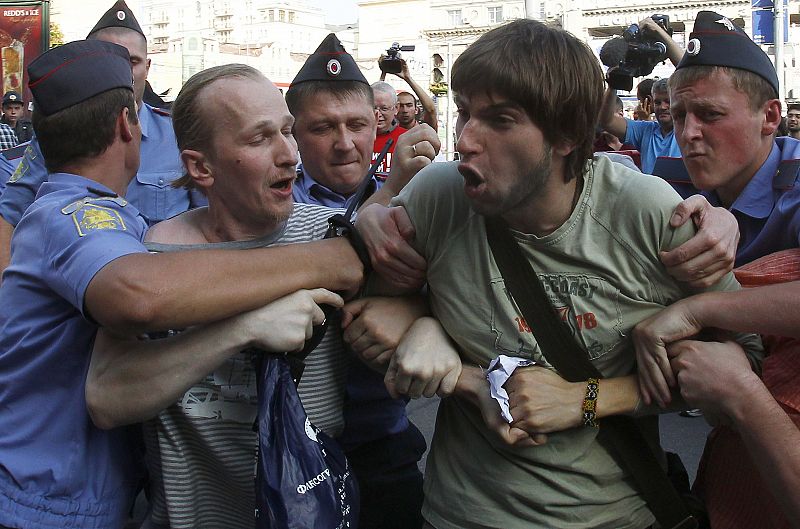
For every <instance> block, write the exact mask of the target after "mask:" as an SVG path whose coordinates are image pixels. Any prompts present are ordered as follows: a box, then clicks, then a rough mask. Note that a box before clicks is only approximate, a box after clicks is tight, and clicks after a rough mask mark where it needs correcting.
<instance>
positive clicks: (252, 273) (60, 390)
mask: <svg viewBox="0 0 800 529" xmlns="http://www.w3.org/2000/svg"><path fill="white" fill-rule="evenodd" d="M28 73H29V79H30V86H31V90H32V92H33V97H34V101H35V103H36V106H35V110H34V115H33V124H34V128H35V132H36V136H37V138H38V144H39V146H40V148H41V151H42V153H43V154H44V159H45V160H46V168H47V170H48V171H49V173H50V174H49V178H48V181H47V182H45V183H43V184H42V186H41V189H40V192H39V195H38V199H37V200H36V201H35V202H34V203H33V204H32V205H31V207H29V208H28V209H27V210H26V212H25V214H24V215H23V216H22V219H21V220H20V221H19V224H18V226H17V229H16V230H15V233H14V240H13V245H14V255H13V258H12V262H11V264H10V266H9V267H8V269H7V270H6V273H5V276H6V280H5V282H4V283H3V285H2V288H0V409H2V410H3V413H1V414H0V461H2V465H0V527H10V528H13V529H22V528H25V529H46V528H51V527H81V528H84V529H104V528H109V527H121V526H122V525H123V523H124V518H125V515H126V513H127V511H128V508H129V506H130V502H131V501H132V499H133V498H132V495H133V494H132V493H133V490H134V489H133V485H135V483H136V477H137V469H136V468H135V466H134V464H133V463H132V461H133V458H132V457H131V453H130V438H129V437H128V435H127V432H126V431H125V429H122V428H118V429H113V430H108V431H103V430H100V429H98V428H97V427H95V425H94V424H93V422H92V418H91V417H90V416H89V414H88V412H87V408H86V398H85V380H86V373H87V368H88V365H89V361H90V351H91V347H92V343H93V342H94V339H95V334H96V332H97V329H98V326H104V327H108V328H110V329H111V330H112V331H113V332H114V333H115V334H120V335H123V336H124V335H126V334H138V333H139V332H143V331H148V330H158V329H165V328H185V327H187V326H190V325H197V324H202V323H206V322H210V321H216V320H220V319H222V318H227V317H229V316H231V315H235V314H239V313H242V312H243V311H249V310H252V309H256V308H258V307H261V306H262V305H264V303H267V302H269V301H271V300H274V299H276V298H277V297H280V296H284V295H286V294H288V293H290V292H293V291H295V290H297V289H298V288H304V287H309V288H313V287H317V286H324V287H327V288H330V289H332V290H348V289H354V288H356V287H357V286H358V284H359V283H360V280H361V272H360V270H361V267H360V261H359V260H358V258H357V256H356V254H355V252H354V251H353V250H352V248H350V246H349V243H348V242H347V241H346V240H345V239H343V238H341V239H337V240H328V241H319V242H314V243H308V244H300V245H291V246H289V247H281V248H269V249H255V250H241V251H239V250H232V251H225V250H220V251H214V252H204V253H203V256H202V258H200V256H198V255H196V254H193V253H192V252H183V253H178V254H173V255H170V256H166V255H152V254H149V253H148V252H147V251H146V249H145V247H144V245H143V244H142V240H143V238H144V234H145V230H146V229H147V224H146V222H145V220H144V218H143V217H142V216H141V215H140V214H139V212H138V211H137V209H136V208H135V207H134V206H133V205H132V204H131V203H130V202H128V201H127V200H126V199H125V198H124V194H125V192H126V190H127V188H128V184H129V183H130V181H131V180H132V179H133V178H134V176H135V175H136V174H137V170H138V168H139V153H140V145H139V144H140V140H141V129H140V122H139V120H138V116H137V113H136V105H135V95H134V91H135V85H134V82H133V79H132V75H131V63H130V55H129V54H128V51H127V50H126V49H125V48H124V47H122V46H119V45H117V44H113V43H109V42H105V41H102V40H87V41H77V42H73V43H69V44H67V45H65V46H61V47H58V48H55V49H53V50H50V51H48V52H46V53H44V54H42V55H41V56H40V57H39V58H38V59H36V60H35V61H34V62H33V63H31V65H30V67H29V69H28ZM321 251H324V252H326V259H325V260H324V261H325V262H324V263H319V264H317V263H315V262H314V260H313V259H312V256H315V255H319V252H321ZM198 262H203V264H204V266H203V267H201V268H198V267H197V263H198ZM287 262H290V263H297V262H303V263H307V264H306V265H304V266H303V267H287V266H285V264H286V263H287ZM297 268H302V270H297ZM189 270H191V273H188V272H187V271H189ZM187 308H190V310H187Z"/></svg>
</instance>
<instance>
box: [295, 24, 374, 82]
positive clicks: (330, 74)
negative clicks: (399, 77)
mask: <svg viewBox="0 0 800 529" xmlns="http://www.w3.org/2000/svg"><path fill="white" fill-rule="evenodd" d="M306 81H358V82H361V83H364V84H366V85H368V84H369V83H368V82H367V79H366V78H365V77H364V74H362V73H361V70H359V69H358V65H357V64H356V61H355V59H353V56H352V55H350V54H349V53H347V51H345V49H344V46H342V43H341V42H339V39H338V38H336V35H335V34H334V33H330V34H329V35H328V36H327V37H325V40H323V41H322V43H321V44H320V45H319V46H318V47H317V49H316V51H315V52H314V53H312V54H311V55H309V57H308V59H306V62H305V64H303V67H302V68H300V71H299V72H297V75H296V76H295V78H294V80H293V81H292V84H293V85H296V84H299V83H304V82H306Z"/></svg>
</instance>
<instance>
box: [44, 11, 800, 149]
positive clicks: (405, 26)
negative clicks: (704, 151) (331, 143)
mask: <svg viewBox="0 0 800 529" xmlns="http://www.w3.org/2000/svg"><path fill="white" fill-rule="evenodd" d="M784 1H785V6H786V7H785V9H784V11H785V18H786V28H787V30H786V35H787V39H786V44H785V45H784V47H783V57H782V60H781V64H782V66H783V80H782V81H783V83H782V91H783V96H784V98H785V99H786V100H787V101H796V100H800V0H784ZM756 3H758V4H760V5H766V4H769V2H768V1H766V0H757V2H756ZM111 4H112V0H52V3H51V19H52V20H53V21H54V22H56V23H58V24H59V26H60V27H61V30H62V31H63V33H64V37H65V39H66V40H74V39H79V38H83V37H84V36H85V35H86V32H87V31H88V30H89V29H90V28H91V26H92V25H93V24H94V21H96V20H97V19H98V18H99V17H100V15H101V14H102V13H103V12H104V11H105V10H107V9H108V7H109V6H110V5H111ZM128 5H129V6H130V7H131V9H132V10H133V11H134V13H136V16H137V18H138V19H139V22H140V23H141V24H142V28H143V29H144V31H145V33H146V34H147V36H148V43H149V52H150V58H151V59H152V67H151V70H150V82H151V84H152V85H153V87H154V88H155V90H156V91H158V92H163V91H165V90H167V89H169V90H170V95H169V96H168V97H174V96H175V95H176V94H177V92H178V91H179V90H180V87H181V86H182V85H183V83H184V82H185V81H186V79H188V78H189V77H190V76H191V75H192V74H194V73H196V72H198V71H200V70H202V69H204V68H208V67H210V66H215V65H218V64H225V63H230V62H242V63H246V64H250V65H252V66H254V67H256V68H258V69H259V70H261V71H263V72H264V73H265V74H266V75H267V76H268V77H269V78H270V79H272V80H273V81H274V82H275V83H276V84H278V86H279V87H281V88H285V87H287V86H288V84H289V82H290V81H291V80H292V79H293V78H294V76H295V74H296V73H297V71H298V70H299V69H300V67H301V66H302V64H303V62H304V61H305V60H306V58H307V57H308V55H309V54H310V53H312V52H313V51H314V49H315V48H316V46H317V45H318V44H319V42H320V41H321V40H322V39H323V38H324V37H325V35H326V34H327V33H329V32H331V31H333V32H335V33H336V34H337V35H338V37H339V39H340V40H341V41H342V42H343V43H344V45H345V47H346V48H347V50H348V51H350V52H351V53H352V54H353V56H354V57H355V58H356V60H357V61H358V64H359V66H360V67H361V69H362V70H363V72H364V75H365V76H366V77H367V80H369V81H370V82H373V81H377V80H378V78H379V77H380V69H379V68H378V64H377V61H378V58H379V57H380V55H381V54H382V53H385V51H386V49H387V48H388V47H389V46H391V44H392V43H393V42H398V43H399V44H401V45H413V46H415V50H414V51H413V52H404V53H403V58H404V59H406V61H407V62H408V65H409V68H410V70H411V74H412V76H413V77H414V79H415V81H417V83H418V84H420V85H421V86H423V87H425V88H428V89H429V90H430V92H431V93H433V94H434V100H435V101H436V104H437V111H438V115H439V122H440V127H439V133H440V136H441V138H442V146H443V150H444V151H445V154H446V155H447V156H448V157H451V156H452V152H453V144H454V138H453V133H454V131H453V123H454V122H455V106H454V105H453V102H452V99H451V94H450V93H449V90H448V85H449V71H450V67H451V65H452V63H453V62H454V61H455V59H456V58H457V57H458V55H459V54H460V53H461V52H462V51H463V50H464V49H465V48H466V47H467V46H468V45H469V44H470V43H472V42H474V41H475V39H477V38H478V37H479V36H480V35H481V34H483V33H484V32H486V31H488V30H489V29H491V28H492V27H495V26H497V25H498V24H503V23H505V22H507V21H509V20H513V19H516V18H521V17H525V16H528V17H530V18H534V19H537V20H542V21H546V22H550V23H556V24H560V25H562V26H563V27H564V28H566V29H567V30H569V31H571V32H572V33H574V34H575V35H578V36H579V37H581V38H582V39H584V40H585V41H586V42H587V44H588V45H589V46H590V47H591V48H592V49H593V50H594V51H595V53H599V50H600V48H601V47H602V45H603V44H604V43H605V42H606V41H608V39H610V38H611V37H613V36H617V35H620V34H621V33H622V31H623V30H624V29H625V28H626V27H628V26H629V25H630V24H633V23H636V22H638V21H639V20H641V19H642V18H644V17H646V16H650V15H653V14H665V15H668V16H669V18H670V22H671V24H672V27H673V29H674V34H673V38H674V39H675V40H676V41H677V42H678V43H679V44H680V45H681V46H683V45H684V43H685V41H686V39H687V36H688V35H689V33H690V32H691V31H692V26H693V21H694V19H695V17H696V15H697V12H698V11H701V10H713V11H717V12H719V13H722V14H724V15H725V16H727V17H728V18H730V19H732V20H733V21H734V22H735V23H737V24H739V25H740V26H742V27H743V28H744V29H745V31H746V32H747V33H749V34H750V35H751V36H754V37H755V38H756V39H759V38H761V37H762V36H763V35H764V34H765V33H770V34H771V33H772V32H771V31H770V27H771V26H770V25H769V23H766V24H765V15H768V14H769V13H767V11H769V9H765V8H759V9H755V10H754V9H753V8H752V2H751V1H750V0H717V1H702V0H684V1H682V2H672V1H661V2H653V1H643V0H582V1H580V2H579V1H577V0H544V1H535V0H527V1H523V0H509V1H489V2H476V1H469V0H466V1H459V0H361V1H359V2H358V21H357V22H356V21H353V23H352V24H344V25H337V26H331V25H327V24H326V21H325V19H324V15H323V12H322V10H321V9H319V8H318V7H314V6H312V5H311V4H310V3H309V2H308V1H307V0H291V1H290V0H128ZM765 29H766V30H767V31H765ZM763 47H764V50H765V51H766V52H767V53H768V54H770V56H772V57H774V55H775V46H774V45H771V44H770V45H764V46H763ZM672 71H673V68H672V65H671V64H669V63H668V62H667V63H665V64H659V65H657V66H656V68H655V69H654V71H653V73H652V74H651V76H656V77H665V76H668V75H670V74H671V73H672ZM386 81H387V82H389V83H391V84H392V85H393V86H394V87H395V88H397V89H398V90H407V89H408V87H407V86H406V85H405V83H404V82H403V81H402V80H400V79H399V78H397V77H396V76H394V75H391V74H390V75H387V78H386Z"/></svg>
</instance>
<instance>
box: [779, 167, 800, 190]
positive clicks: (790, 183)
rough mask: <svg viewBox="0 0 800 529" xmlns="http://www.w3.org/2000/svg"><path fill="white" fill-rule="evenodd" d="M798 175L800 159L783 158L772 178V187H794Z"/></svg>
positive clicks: (799, 172) (799, 174) (799, 173)
mask: <svg viewBox="0 0 800 529" xmlns="http://www.w3.org/2000/svg"><path fill="white" fill-rule="evenodd" d="M798 176H800V159H796V160H783V161H782V162H781V163H780V165H778V171H777V172H776V173H775V177H774V178H773V179H772V187H773V188H774V189H784V190H786V189H792V188H793V187H794V184H795V182H796V181H797V177H798Z"/></svg>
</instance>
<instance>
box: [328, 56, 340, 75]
mask: <svg viewBox="0 0 800 529" xmlns="http://www.w3.org/2000/svg"><path fill="white" fill-rule="evenodd" d="M326 68H327V70H328V74H329V75H333V76H337V75H339V74H340V73H342V64H341V63H340V62H339V61H338V60H336V59H331V60H329V61H328V64H327V66H326Z"/></svg>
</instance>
